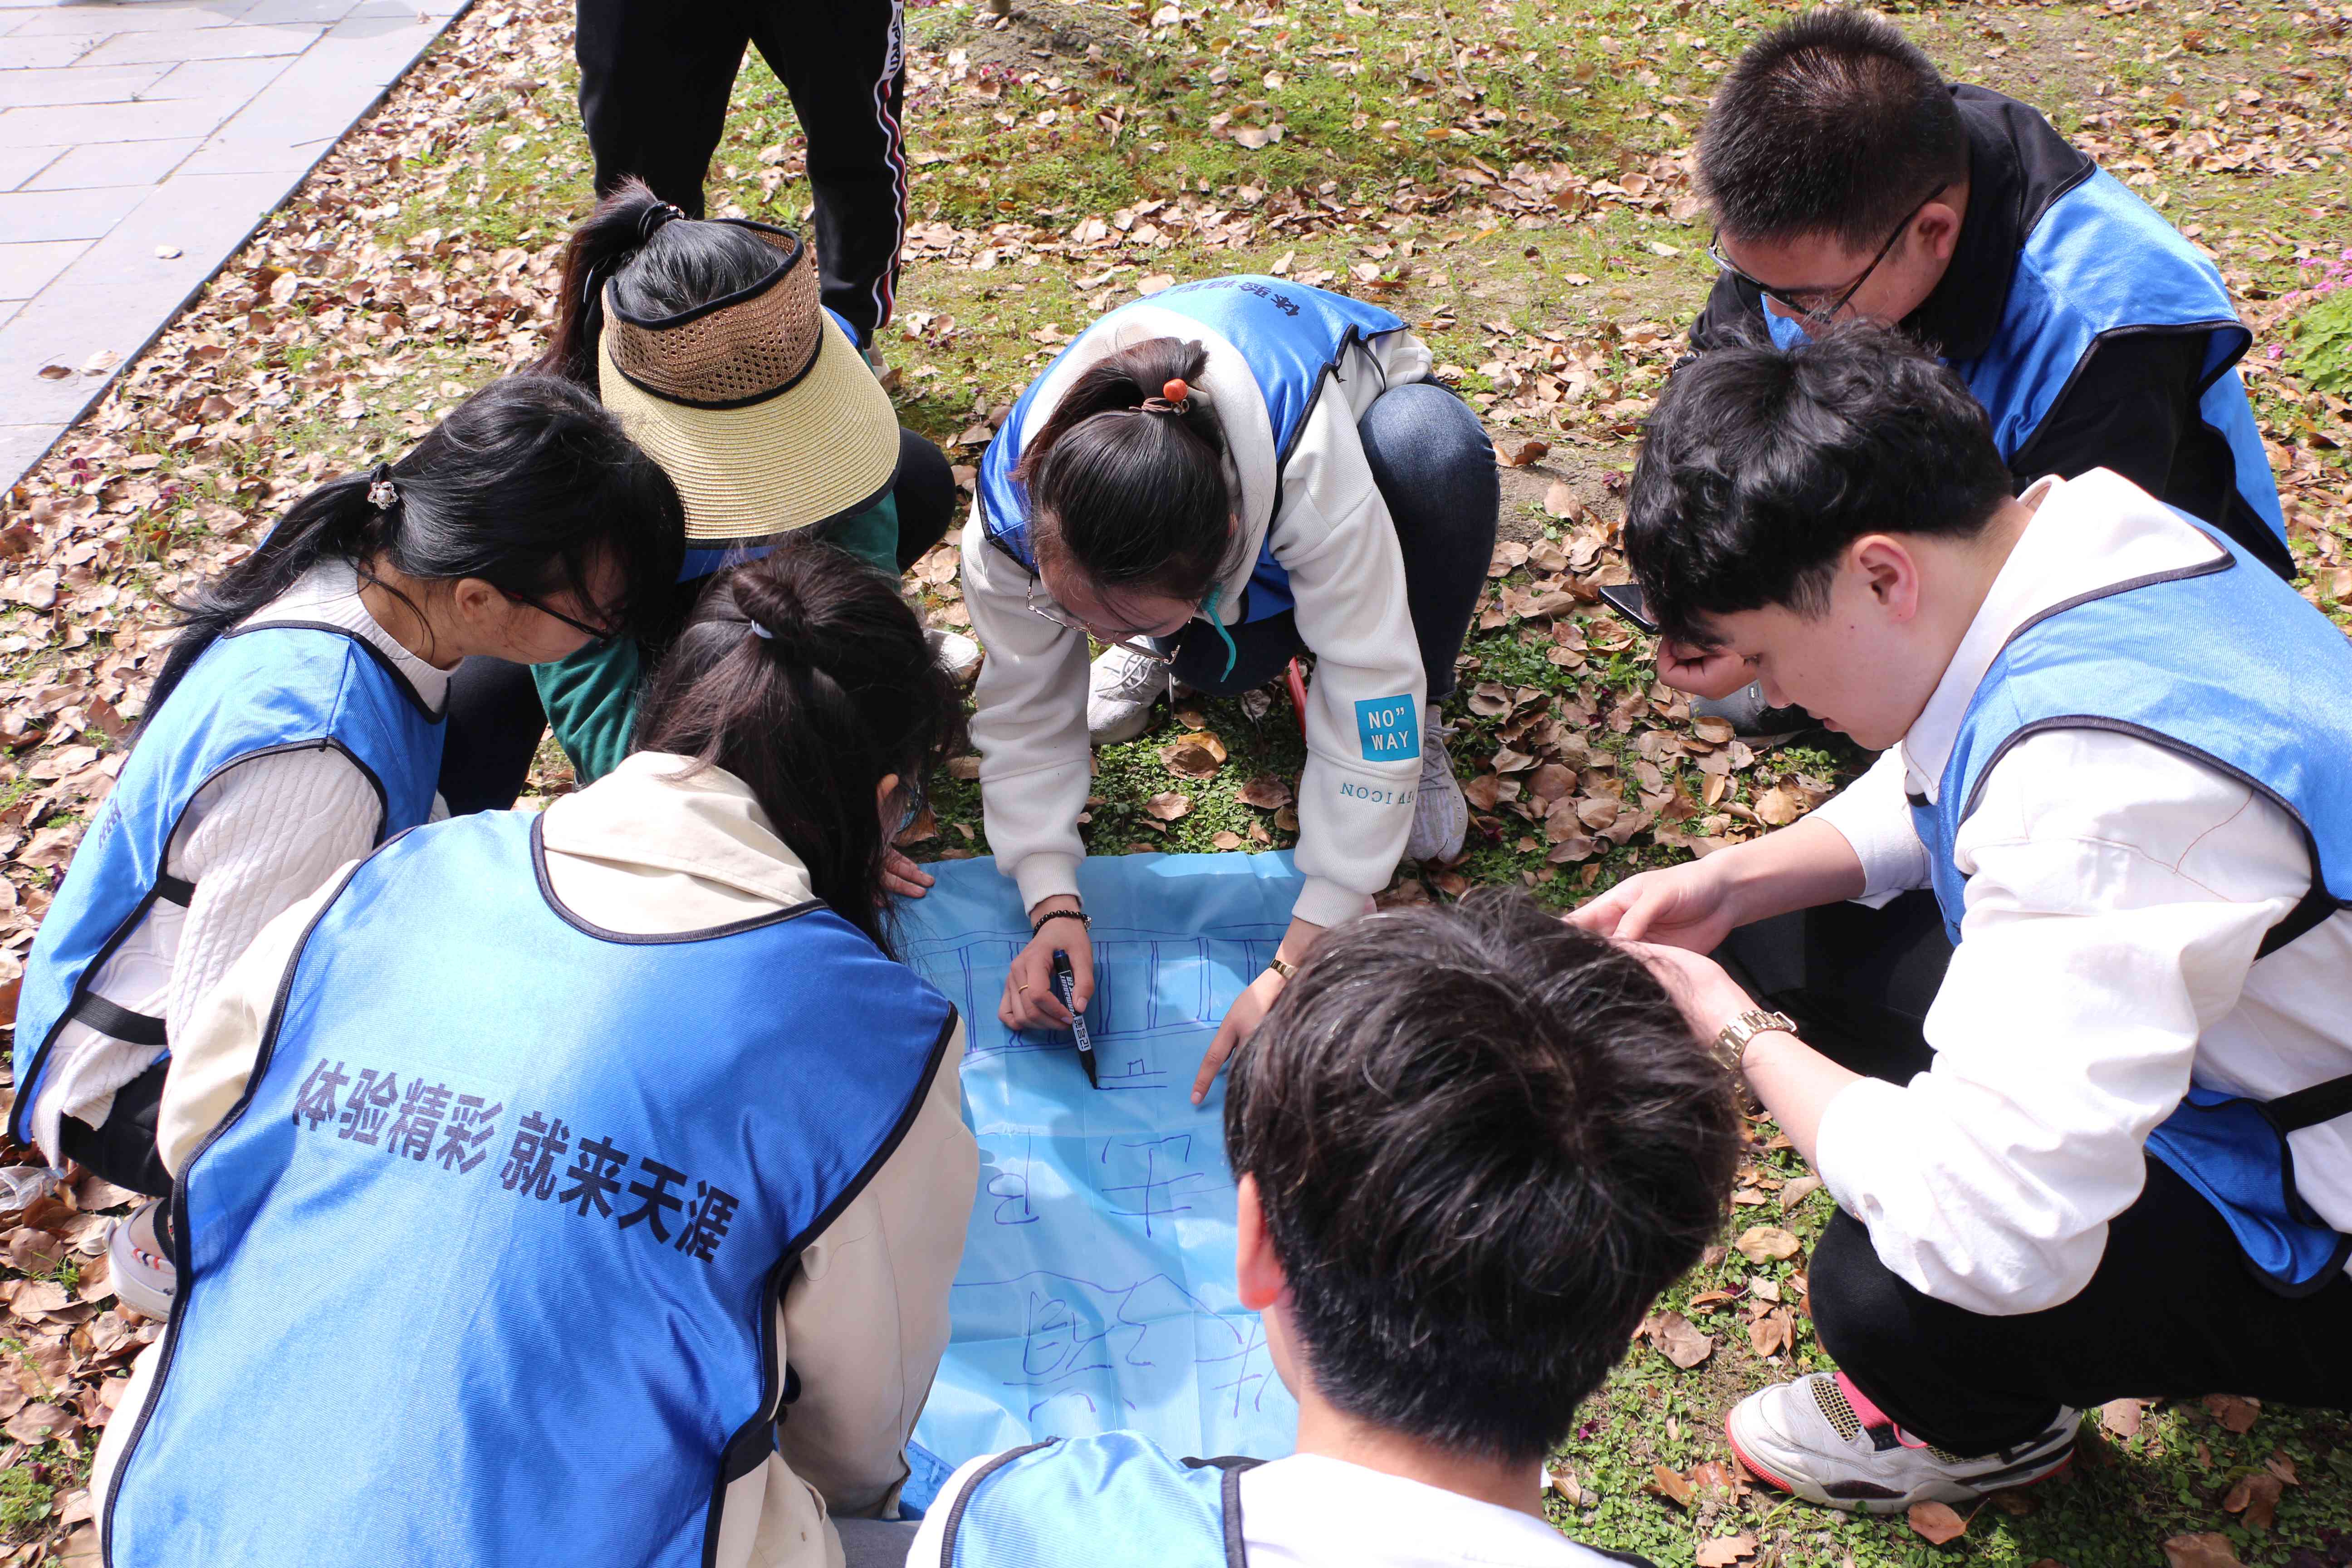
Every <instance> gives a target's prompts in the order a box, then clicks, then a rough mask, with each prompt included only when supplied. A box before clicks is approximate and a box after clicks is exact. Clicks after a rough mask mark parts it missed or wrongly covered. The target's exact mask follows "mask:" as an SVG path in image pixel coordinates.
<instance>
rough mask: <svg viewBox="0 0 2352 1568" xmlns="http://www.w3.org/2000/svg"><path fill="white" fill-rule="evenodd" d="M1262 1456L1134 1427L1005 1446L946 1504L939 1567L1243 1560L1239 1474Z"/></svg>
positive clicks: (1221, 1566) (1185, 1567)
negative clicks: (1217, 1450)
mask: <svg viewBox="0 0 2352 1568" xmlns="http://www.w3.org/2000/svg"><path fill="white" fill-rule="evenodd" d="M1256 1463H1257V1461H1256V1460H1255V1459H1186V1460H1183V1461H1182V1462H1181V1463H1180V1462H1179V1461H1177V1460H1175V1459H1171V1458H1169V1457H1168V1455H1167V1454H1166V1453H1165V1452H1164V1451H1163V1450H1162V1449H1161V1448H1160V1446H1159V1445H1158V1444H1156V1443H1154V1442H1152V1441H1151V1439H1150V1438H1149V1437H1146V1436H1141V1435H1140V1434H1139V1433H1135V1432H1105V1433H1103V1434H1102V1435H1101V1436H1094V1437H1068V1438H1065V1437H1055V1438H1050V1439H1048V1440H1047V1441H1045V1442H1043V1443H1037V1444H1034V1445H1032V1446H1031V1447H1026V1448H1015V1449H1013V1450H1012V1451H1011V1452H1010V1453H1006V1454H1000V1455H999V1456H997V1458H994V1459H993V1460H992V1461H990V1462H989V1463H988V1464H987V1465H985V1466H983V1467H982V1468H981V1469H980V1470H979V1471H978V1472H977V1473H976V1474H974V1475H973V1477H972V1478H971V1480H970V1481H969V1482H967V1483H966V1484H965V1486H964V1489H963V1490H962V1492H961V1494H959V1495H958V1496H957V1497H955V1498H954V1499H952V1500H950V1499H945V1498H942V1499H941V1500H940V1501H939V1502H938V1503H936V1504H934V1505H933V1506H934V1507H940V1508H946V1509H949V1510H950V1511H949V1514H948V1522H947V1532H946V1533H947V1543H946V1546H945V1548H944V1550H943V1551H942V1552H941V1554H940V1568H1065V1565H1066V1568H1097V1565H1099V1564H1102V1563H1150V1564H1151V1568H1245V1565H1246V1564H1247V1563H1248V1561H1249V1559H1248V1554H1247V1553H1246V1552H1244V1550H1243V1546H1242V1501H1241V1478H1242V1472H1243V1471H1244V1470H1246V1469H1249V1468H1253V1467H1254V1466H1255V1465H1256Z"/></svg>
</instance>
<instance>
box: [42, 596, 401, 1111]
mask: <svg viewBox="0 0 2352 1568" xmlns="http://www.w3.org/2000/svg"><path fill="white" fill-rule="evenodd" d="M441 739H442V724H441V716H440V715H439V714H437V713H433V712H430V711H428V710H426V708H425V704H424V702H423V700H421V699H419V698H418V697H417V695H416V692H415V689H414V688H413V687H411V686H410V685H409V684H408V681H407V679H405V678H404V677H403V676H402V675H401V674H400V673H399V672H398V671H397V670H395V669H394V668H393V667H392V665H391V663H390V661H388V660H387V659H385V658H384V657H383V655H382V654H381V653H379V652H377V651H376V649H375V648H374V647H373V646H371V645H370V644H369V643H368V642H367V641H366V640H365V639H364V638H362V637H357V636H354V635H353V634H352V633H351V632H348V631H345V630H344V629H342V628H341V627H340V626H325V625H316V624H310V623H303V624H299V625H297V624H281V625H278V626H257V627H255V628H253V629H252V630H250V631H233V632H229V633H227V634H226V635H225V636H223V637H219V638H218V639H216V640H215V642H214V643H213V645H212V646H211V647H208V648H206V649H205V651H204V652H203V654H201V655H200V656H198V658H197V659H196V661H195V662H194V664H193V665H191V666H189V668H188V671H187V674H186V675H185V676H184V678H183V679H181V681H180V684H179V685H178V686H177V687H176V688H175V689H173V691H172V693H171V694H170V695H169V696H168V697H167V698H165V700H163V704H162V706H160V707H159V708H157V709H156V710H155V713H154V716H153V717H152V719H151V720H150V721H148V723H147V727H146V728H145V730H144V731H142V732H141V734H140V736H139V739H138V744H137V745H136V746H135V747H134V748H133V749H132V751H131V757H130V760H129V761H128V762H126V763H124V764H123V767H122V776H121V779H120V780H118V781H117V782H116V784H115V786H114V789H113V792H112V793H111V794H110V795H108V796H107V797H106V802H105V804H104V805H102V806H100V808H99V815H98V821H97V823H96V824H95V825H93V826H91V828H90V830H89V834H88V835H87V836H86V837H84V838H83V839H82V841H81V847H79V849H77V850H76V851H75V853H74V858H73V864H72V866H71V868H70V869H69V871H68V875H67V877H66V880H65V886H64V888H63V889H62V890H60V891H59V892H58V898H57V901H56V902H55V903H53V904H51V905H50V906H49V909H48V912H47V914H46V915H45V916H43V917H42V920H41V930H40V934H39V935H38V936H37V937H35V938H34V940H33V952H32V956H31V957H30V958H28V959H27V960H26V963H25V983H24V990H23V993H22V994H21V998H20V1000H19V1002H18V1005H17V1008H16V1110H15V1113H14V1115H13V1116H12V1117H11V1119H10V1121H9V1128H8V1131H9V1132H10V1134H11V1135H12V1136H14V1137H16V1139H18V1140H19V1141H20V1142H27V1143H29V1142H32V1137H31V1134H30V1131H29V1128H30V1118H31V1113H32V1107H33V1104H34V1101H35V1100H37V1098H38V1097H39V1095H40V1093H41V1090H42V1089H43V1087H44V1085H45V1082H46V1080H47V1078H48V1076H49V1074H50V1072H51V1070H52V1068H54V1067H55V1065H56V1064H55V1063H54V1061H53V1060H52V1059H51V1058H52V1052H51V1048H50V1047H52V1045H53V1044H54V1043H55V1041H56V1038H57V1035H58V1030H59V1028H60V1027H62V1026H63V1025H64V1024H65V1022H66V1020H67V1019H68V1017H74V1016H79V1017H80V1018H81V1019H82V1020H83V1021H84V1022H86V1023H88V1024H89V1025H90V1026H93V1027H95V1028H97V1029H99V1030H100V1031H102V1032H103V1033H105V1034H108V1035H111V1036H113V1037H115V1038H117V1039H121V1040H125V1041H128V1042H130V1043H131V1044H132V1045H149V1046H153V1047H156V1055H157V1056H161V1055H163V1047H164V1044H165V1042H164V1038H163V1020H162V1019H160V1018H154V1017H150V1016H147V1015H145V1014H141V1013H133V1012H131V1011H130V1010H129V1009H127V1008H124V1007H121V1006H118V1005H114V1004H112V1003H110V1002H109V1001H108V1000H107V999H106V998H104V997H101V996H96V995H93V994H90V993H89V991H88V990H87V989H86V988H85V987H86V984H87V983H88V981H89V977H90V976H91V975H92V974H94V973H96V972H97V971H98V970H99V969H100V968H101V967H102V966H103V965H104V964H105V963H106V960H107V959H108V957H109V956H110V955H111V954H112V953H113V952H114V950H115V948H116V947H117V946H118V945H119V944H120V943H121V942H122V940H123V939H124V938H125V937H127V936H129V935H130V933H131V931H132V929H133V928H135V927H136V926H137V925H138V923H139V922H140V921H141V920H142V918H144V917H145V915H146V913H147V910H148V909H149V907H150V906H151V905H152V904H153V903H154V902H155V900H158V899H165V900H170V901H171V902H173V903H177V904H185V903H186V902H187V901H188V899H189V897H190V896H191V894H192V893H193V892H194V889H192V888H191V887H189V886H188V885H187V884H186V883H184V882H182V881H180V880H179V879H176V878H172V877H167V876H166V875H165V874H164V856H165V853H166V851H167V850H168V849H169V848H170V847H171V843H172V835H173V832H174V830H176V829H177V828H178V826H179V825H180V818H181V816H182V815H183V814H184V813H185V812H186V810H187V808H188V805H189V803H190V802H192V801H194V799H195V798H196V795H197V793H198V792H199V791H201V790H202V789H203V788H204V787H205V785H206V784H210V783H211V782H212V781H213V780H214V779H215V778H217V777H219V776H220V775H221V773H223V772H225V771H226V770H227V769H228V768H230V767H233V766H235V765H236V763H241V762H245V761H247V760H248V759H250V758H253V757H258V756H265V755H268V753H270V752H290V751H302V750H308V749H312V748H319V747H330V746H331V747H333V748H334V749H336V750H337V751H340V752H342V753H343V754H344V755H345V756H348V757H349V758H351V759H352V762H354V763H358V764H359V767H360V769H361V771H362V772H363V773H366V774H367V776H368V779H369V782H371V783H372V784H374V785H375V789H376V795H377V798H378V800H379V801H380V802H381V803H382V805H383V816H381V818H379V820H378V822H377V825H376V838H377V840H378V841H379V842H381V841H382V840H383V838H385V837H388V836H390V835H392V834H394V833H398V832H400V831H402V830H403V829H404V828H408V827H413V826H415V825H416V824H418V823H420V822H423V821H424V820H425V818H426V817H428V816H431V815H432V814H433V789H434V783H435V780H436V778H437V777H438V776H439V774H440V772H441Z"/></svg>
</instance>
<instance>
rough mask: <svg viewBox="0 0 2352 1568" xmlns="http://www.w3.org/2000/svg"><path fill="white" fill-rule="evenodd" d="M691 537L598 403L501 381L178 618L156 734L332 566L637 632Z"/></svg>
mask: <svg viewBox="0 0 2352 1568" xmlns="http://www.w3.org/2000/svg"><path fill="white" fill-rule="evenodd" d="M379 479H390V480H391V482H392V485H393V488H394V490H395V491H397V493H398V498H399V499H398V500H396V501H395V502H394V504H392V505H391V506H389V507H379V506H377V505H376V504H375V502H374V501H373V500H370V499H369V493H368V492H369V490H370V489H372V488H373V485H374V484H375V483H376V482H377V481H378V480H379ZM685 531H686V522H685V515H684V511H683V509H682V508H681V507H680V505H679V503H678V499H677V489H676V488H675V487H674V486H672V485H671V483H670V481H669V476H668V475H667V474H665V473H664V472H662V469H661V465H659V464H658V463H656V462H655V461H654V460H653V459H652V458H648V457H646V455H645V454H644V453H643V452H641V451H639V450H638V449H637V448H636V447H635V445H634V444H633V443H632V442H631V441H630V440H629V438H628V437H626V436H625V435H623V434H622V432H621V426H620V422H619V421H618V420H617V419H615V418H614V416H612V415H610V414H607V413H606V412H605V411H604V407H603V406H602V405H599V404H598V403H597V402H596V400H595V399H594V398H593V397H590V396H588V395H586V394H584V393H583V392H581V391H580V389H579V388H577V387H575V386H572V385H571V384H568V383H565V382H562V381H557V380H555V379H553V378H552V377H549V376H530V375H521V376H509V377H508V378H506V379H505V380H503V381H496V382H492V383H491V384H489V385H488V386H486V387H484V388H482V390H480V391H479V392H477V393H475V394H474V395H472V396H471V397H468V398H467V399H466V401H465V402H463V403H461V404H459V405H457V407H456V408H454V409H452V410H451V411H450V413H449V416H448V417H446V419H444V420H442V421H441V423H440V424H439V425H437V426H435V427H434V428H433V430H432V431H431V432H430V433H428V434H427V435H426V436H425V438H424V439H423V440H422V441H419V442H418V443H417V444H416V446H415V448H414V449H413V450H411V451H410V452H409V454H408V455H407V456H406V457H404V458H401V459H400V460H399V461H397V462H394V463H389V464H380V465H378V467H377V468H375V469H373V470H372V471H366V472H361V473H354V474H346V475H344V476H343V477H342V478H341V479H333V480H331V481H329V482H328V483H326V484H323V485H320V487H319V488H318V489H314V490H312V491H311V492H310V494H308V495H306V496H304V497H303V498H302V499H301V500H299V501H296V502H295V503H294V505H293V507H292V508H291V509H290V510H288V512H287V513H286V515H285V516H284V517H283V518H281V519H279V520H278V526H277V527H276V528H274V529H272V530H271V531H270V532H269V537H268V538H267V539H265V540H263V541H262V542H261V544H260V547H259V548H258V549H257V550H255V551H254V552H253V553H252V554H250V555H248V556H247V557H246V558H245V559H244V560H242V561H240V562H238V563H236V565H234V566H232V567H230V568H229V569H228V570H227V571H226V572H224V573H222V574H220V575H219V576H217V577H215V578H213V579H212V580H211V581H209V582H207V583H205V584H204V585H203V586H202V587H200V588H198V589H197V590H196V591H195V593H194V595H191V596H190V597H189V598H188V599H186V600H185V601H184V602H183V603H181V604H179V605H174V606H173V607H174V608H175V609H176V610H178V612H179V614H180V628H181V629H180V635H179V636H178V637H175V638H173V642H172V651H171V654H170V656H169V657H168V658H165V660H164V661H163V672H162V673H161V674H159V675H158V676H157V677H156V678H155V685H154V689H152V691H151V692H150V693H149V695H148V700H147V713H146V719H145V720H142V725H143V724H144V723H145V722H146V720H152V718H153V717H154V715H155V713H156V712H157V711H158V710H160V709H161V708H162V707H163V701H164V699H166V698H167V697H169V696H170V695H171V693H172V689H173V688H174V687H176V686H177V685H179V683H180V679H181V678H182V677H183V676H184V675H186V674H187V672H188V668H189V666H191V665H193V664H194V663H195V661H196V658H197V656H198V655H200V654H202V653H203V652H204V651H205V649H206V648H207V647H211V646H212V644H213V642H214V639H215V638H217V637H219V636H220V635H221V634H222V633H223V632H225V631H227V630H228V629H229V628H230V627H232V626H236V624H237V623H238V622H240V621H242V620H244V619H245V618H246V617H247V616H251V615H252V614H254V613H255V612H256V611H257V610H259V609H261V608H262V607H263V606H265V605H268V604H269V603H270V602H271V601H273V600H275V599H277V598H278V596H279V595H283V594H284V593H286V591H287V590H288V589H289V588H291V587H293V586H294V584H296V583H297V582H298V581H299V580H300V578H301V577H302V575H303V574H305V573H307V572H309V571H310V568H311V567H313V566H315V565H317V564H318V563H320V562H321V561H331V560H333V561H346V562H349V563H351V564H352V567H353V568H355V569H356V570H357V571H358V573H359V577H360V581H361V582H362V584H366V583H372V582H374V581H376V578H375V574H374V571H373V567H374V566H375V564H376V563H383V564H384V565H386V566H389V567H391V568H392V569H393V570H394V571H396V572H398V573H400V574H402V575H404V576H406V577H411V578H415V579H418V580H420V581H424V582H427V583H435V582H455V581H456V580H457V579H459V578H463V577H478V578H480V579H481V580H482V581H484V582H486V583H488V584H491V585H492V586H493V587H497V588H500V589H504V590H506V591H508V592H509V593H513V594H517V595H526V596H529V597H532V598H541V597H544V596H546V595H551V594H555V593H559V592H562V591H564V590H567V589H568V590H570V591H571V593H572V595H573V596H574V597H575V598H576V599H577V600H578V601H579V602H580V603H581V604H582V605H594V607H595V609H596V611H597V612H598V613H600V614H602V615H604V616H608V617H611V618H612V626H613V629H614V631H624V630H627V629H629V628H631V627H633V626H635V625H636V623H637V622H638V621H639V620H640V619H642V618H643V613H644V612H645V611H646V609H647V607H648V606H654V605H661V604H663V603H665V602H666V600H665V591H666V590H667V588H668V587H669V585H670V584H671V583H672V582H673V581H674V580H675V579H676V578H677V569H678V563H679V560H680V555H681V552H682V551H683V550H684V548H685V546H684V543H683V541H684V538H685ZM608 561H609V562H610V563H613V564H614V566H617V567H618V568H619V569H620V573H621V581H622V592H623V600H622V602H621V603H620V604H617V605H611V604H604V605H599V604H596V601H595V597H594V595H593V593H592V592H591V584H592V582H593V574H594V572H595V569H596V567H597V566H598V565H599V564H600V563H604V562H608ZM411 607H412V608H415V607H416V606H414V605H412V606H411Z"/></svg>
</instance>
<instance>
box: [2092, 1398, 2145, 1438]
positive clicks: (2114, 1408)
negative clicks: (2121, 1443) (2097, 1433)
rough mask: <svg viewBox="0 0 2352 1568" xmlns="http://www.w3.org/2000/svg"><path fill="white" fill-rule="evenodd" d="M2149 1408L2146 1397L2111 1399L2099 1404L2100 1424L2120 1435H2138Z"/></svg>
mask: <svg viewBox="0 0 2352 1568" xmlns="http://www.w3.org/2000/svg"><path fill="white" fill-rule="evenodd" d="M2146 1412H2147V1400H2145V1399H2110V1400H2108V1401H2107V1402H2106V1403H2105V1405H2100V1406H2099V1425H2100V1426H2104V1427H2105V1428H2106V1429H2107V1430H2108V1431H2110V1432H2112V1433H2114V1434H2115V1435H2116V1436H2118V1437H2137V1436H2139V1423H2140V1417H2141V1416H2142V1415H2144V1414H2145V1413H2146Z"/></svg>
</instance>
